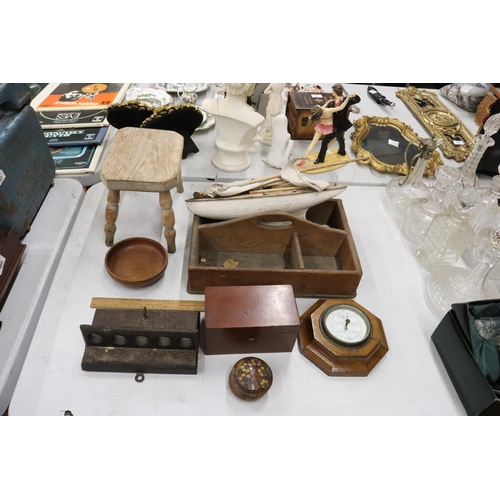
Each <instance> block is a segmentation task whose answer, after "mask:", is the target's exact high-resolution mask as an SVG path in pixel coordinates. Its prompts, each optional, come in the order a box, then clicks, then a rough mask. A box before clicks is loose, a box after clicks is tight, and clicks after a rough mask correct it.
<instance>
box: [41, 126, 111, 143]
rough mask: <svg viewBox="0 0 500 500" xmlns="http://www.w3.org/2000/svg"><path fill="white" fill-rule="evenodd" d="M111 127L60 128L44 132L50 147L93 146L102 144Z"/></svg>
mask: <svg viewBox="0 0 500 500" xmlns="http://www.w3.org/2000/svg"><path fill="white" fill-rule="evenodd" d="M108 128H109V127H86V128H59V129H51V130H44V131H43V135H44V136H45V139H47V144H48V145H49V147H51V148H54V147H68V146H93V145H98V144H101V143H102V141H103V140H104V137H105V136H106V133H107V131H108Z"/></svg>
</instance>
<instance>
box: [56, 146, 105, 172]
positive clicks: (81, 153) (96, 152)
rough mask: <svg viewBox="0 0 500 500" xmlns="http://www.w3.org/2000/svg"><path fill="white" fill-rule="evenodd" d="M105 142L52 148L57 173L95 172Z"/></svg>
mask: <svg viewBox="0 0 500 500" xmlns="http://www.w3.org/2000/svg"><path fill="white" fill-rule="evenodd" d="M102 149H103V144H100V145H97V146H67V147H62V148H50V152H51V154H52V158H53V160H54V163H55V165H56V175H65V174H66V175H68V174H69V175H75V174H88V173H94V172H95V170H96V168H97V164H98V162H99V159H100V157H101V154H102Z"/></svg>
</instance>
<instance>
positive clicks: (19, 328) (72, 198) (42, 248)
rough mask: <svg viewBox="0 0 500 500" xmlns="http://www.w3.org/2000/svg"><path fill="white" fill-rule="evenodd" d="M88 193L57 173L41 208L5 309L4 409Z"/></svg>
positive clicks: (0, 400) (0, 371)
mask: <svg viewBox="0 0 500 500" xmlns="http://www.w3.org/2000/svg"><path fill="white" fill-rule="evenodd" d="M83 198H84V191H83V188H82V185H81V184H80V183H78V182H77V181H75V180H72V179H55V181H54V186H53V187H52V188H50V189H49V191H48V193H47V197H46V198H45V200H44V201H43V203H42V205H41V207H40V210H39V211H38V213H37V215H36V217H35V219H34V221H33V224H32V225H31V230H30V232H29V233H27V234H26V236H25V237H24V238H23V240H22V243H23V244H25V245H26V249H25V251H24V254H23V257H22V261H21V267H20V269H19V272H18V274H17V276H16V278H15V281H14V283H13V285H12V288H11V290H10V292H9V295H8V297H7V299H6V301H5V304H4V306H3V308H2V310H1V311H0V321H2V328H1V330H0V415H2V414H3V413H4V412H5V410H6V408H7V407H8V405H9V402H10V399H11V396H12V394H13V392H14V388H15V386H16V382H17V379H18V377H19V373H20V372H21V368H22V366H23V363H24V359H25V357H26V354H27V352H28V349H29V345H30V342H31V339H32V337H33V334H34V332H35V329H36V326H37V323H38V319H39V317H40V314H41V313H42V310H43V307H44V304H45V299H46V298H47V294H48V291H49V288H50V285H51V283H52V279H53V278H54V274H55V272H56V269H57V265H58V263H59V260H60V258H61V255H62V253H63V250H64V246H65V244H66V241H67V239H68V237H69V234H70V231H71V229H72V227H73V222H74V221H75V219H76V215H77V213H78V209H79V208H80V205H81V203H82V201H83Z"/></svg>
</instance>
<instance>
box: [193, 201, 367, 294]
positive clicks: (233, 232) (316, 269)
mask: <svg viewBox="0 0 500 500" xmlns="http://www.w3.org/2000/svg"><path fill="white" fill-rule="evenodd" d="M314 208H315V210H312V209H309V211H308V212H307V214H306V217H310V218H311V220H307V219H304V218H301V217H295V216H293V215H290V214H287V213H284V212H265V213H262V214H257V215H251V216H247V217H241V218H239V219H234V220H230V221H223V222H216V221H213V220H211V219H203V218H201V217H199V216H196V215H195V216H194V219H193V228H192V237H191V249H190V255H189V265H188V285H187V291H188V292H189V293H204V291H205V287H207V286H249V285H275V284H284V285H285V284H286V285H292V287H293V291H294V294H295V296H296V297H319V298H353V297H355V296H356V290H357V287H358V284H359V282H360V280H361V276H362V271H361V264H360V262H359V258H358V254H357V251H356V247H355V245H354V240H353V238H352V235H351V232H350V228H349V225H348V223H347V217H346V214H345V212H344V209H343V205H342V201H341V200H338V199H334V200H330V201H328V202H326V204H321V205H318V206H317V207H314ZM316 221H320V222H319V223H317V222H316ZM323 224H325V225H323Z"/></svg>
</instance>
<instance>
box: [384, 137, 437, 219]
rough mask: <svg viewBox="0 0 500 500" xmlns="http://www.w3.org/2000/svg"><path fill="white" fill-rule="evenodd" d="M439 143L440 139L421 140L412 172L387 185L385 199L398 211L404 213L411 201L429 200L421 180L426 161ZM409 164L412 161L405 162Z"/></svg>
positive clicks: (426, 186)
mask: <svg viewBox="0 0 500 500" xmlns="http://www.w3.org/2000/svg"><path fill="white" fill-rule="evenodd" d="M441 142H442V140H441V139H422V140H421V142H420V144H419V149H420V156H419V158H418V160H417V163H416V165H415V167H414V168H413V170H411V172H410V173H409V175H408V176H407V177H405V178H404V179H400V178H395V179H392V180H391V181H390V182H389V183H388V184H387V186H386V188H385V191H386V194H387V198H388V200H389V201H390V202H391V204H392V205H393V206H394V207H396V208H397V209H398V210H399V211H401V212H403V213H406V211H407V210H408V206H409V205H410V203H411V202H412V201H414V200H417V199H422V198H429V196H430V195H431V190H430V188H429V186H428V185H427V184H426V183H425V182H424V181H423V180H422V179H423V176H424V173H425V169H426V168H427V162H428V160H429V159H430V157H431V156H432V153H433V151H434V150H435V149H436V148H437V147H438V145H439V144H440V143H441ZM411 163H412V161H410V162H409V163H408V162H407V165H411ZM408 170H410V167H408Z"/></svg>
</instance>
